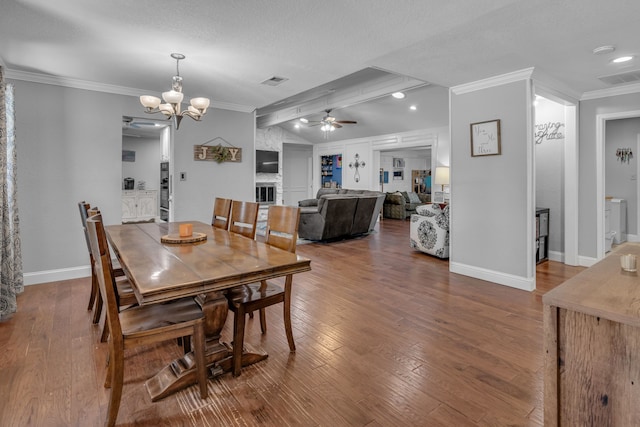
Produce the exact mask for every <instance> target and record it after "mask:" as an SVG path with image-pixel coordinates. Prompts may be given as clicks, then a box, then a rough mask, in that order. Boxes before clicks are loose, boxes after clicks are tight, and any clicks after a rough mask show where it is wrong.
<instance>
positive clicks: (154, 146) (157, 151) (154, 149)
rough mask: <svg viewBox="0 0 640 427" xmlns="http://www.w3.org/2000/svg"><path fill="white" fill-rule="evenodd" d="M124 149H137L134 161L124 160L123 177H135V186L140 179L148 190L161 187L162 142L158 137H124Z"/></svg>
mask: <svg viewBox="0 0 640 427" xmlns="http://www.w3.org/2000/svg"><path fill="white" fill-rule="evenodd" d="M122 149H123V150H130V151H135V153H136V160H135V161H134V162H122V179H124V178H133V179H135V180H136V181H135V188H136V189H137V188H138V184H139V183H140V181H144V182H145V189H146V190H159V189H160V161H161V159H162V142H161V140H160V136H159V135H158V137H156V138H132V137H128V136H123V137H122Z"/></svg>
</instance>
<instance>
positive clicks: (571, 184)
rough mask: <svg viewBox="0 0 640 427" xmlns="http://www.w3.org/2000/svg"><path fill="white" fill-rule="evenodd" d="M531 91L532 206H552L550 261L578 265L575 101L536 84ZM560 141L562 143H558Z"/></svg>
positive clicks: (550, 216) (576, 115)
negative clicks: (532, 93)
mask: <svg viewBox="0 0 640 427" xmlns="http://www.w3.org/2000/svg"><path fill="white" fill-rule="evenodd" d="M534 92H535V98H536V103H537V104H538V105H536V106H535V107H534V145H535V150H534V166H535V169H534V170H535V172H534V179H535V192H534V195H533V197H534V203H533V205H534V207H539V208H547V206H542V205H543V204H544V205H547V204H550V206H552V207H553V208H550V209H551V211H550V215H549V225H550V230H549V236H548V239H547V240H548V243H549V247H548V248H545V249H548V251H547V252H548V255H549V259H551V260H554V261H558V262H563V263H564V264H567V265H579V261H578V141H577V135H578V109H577V102H576V101H573V100H567V99H564V98H562V97H560V96H558V95H557V94H556V93H555V91H552V90H548V89H546V88H545V87H544V86H541V85H536V87H535V91H534ZM545 110H546V111H545ZM561 139H562V140H563V144H559V142H560V140H561ZM554 143H555V144H556V145H555V146H554ZM545 151H546V153H545ZM545 163H547V164H546V165H545ZM539 187H540V188H539ZM554 211H555V212H554ZM533 228H534V229H533V231H532V233H533V234H534V236H533V237H534V238H533V244H534V246H536V247H534V248H533V254H534V255H535V254H536V252H537V250H538V249H539V248H538V247H537V245H538V243H539V242H538V240H537V236H536V234H537V231H536V227H535V223H534V224H533ZM534 258H535V257H534ZM532 262H534V263H535V260H532ZM533 271H534V272H535V268H534V269H533Z"/></svg>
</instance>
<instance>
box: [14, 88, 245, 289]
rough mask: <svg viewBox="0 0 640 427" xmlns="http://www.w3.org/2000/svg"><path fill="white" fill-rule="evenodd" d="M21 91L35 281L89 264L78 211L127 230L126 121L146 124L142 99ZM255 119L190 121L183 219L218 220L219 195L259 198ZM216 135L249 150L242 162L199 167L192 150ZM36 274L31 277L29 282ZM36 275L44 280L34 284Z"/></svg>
mask: <svg viewBox="0 0 640 427" xmlns="http://www.w3.org/2000/svg"><path fill="white" fill-rule="evenodd" d="M12 82H13V83H14V84H15V92H16V141H17V146H18V199H19V200H18V203H19V209H20V219H21V223H20V228H21V232H22V254H23V263H24V271H25V273H26V275H25V282H26V283H37V282H39V281H42V280H39V279H44V280H45V281H46V280H50V279H51V277H50V276H49V277H40V276H38V275H30V274H29V273H36V272H41V273H42V272H44V271H46V270H59V269H68V272H69V275H73V274H76V273H77V274H79V273H81V272H83V271H86V266H88V255H87V248H86V245H85V241H84V237H83V234H82V229H81V226H80V218H79V214H78V208H77V203H78V202H79V201H80V200H85V199H86V200H87V201H89V202H90V203H91V204H92V205H97V206H99V207H100V208H101V209H102V211H103V215H104V218H105V222H106V223H107V224H115V223H119V222H120V215H121V187H122V161H121V160H122V151H121V150H122V116H123V115H129V116H141V115H143V113H142V107H141V106H140V104H139V101H138V99H137V98H135V97H132V96H122V95H113V94H107V93H102V92H94V91H87V90H81V89H72V88H65V87H61V86H54V85H46V84H39V83H30V82H25V81H18V80H16V81H12ZM254 123H255V122H254V114H253V113H238V112H232V111H226V110H216V109H211V110H210V111H209V112H208V114H207V115H206V116H205V117H204V119H203V122H201V123H195V122H192V121H191V120H190V119H185V120H184V121H183V123H182V126H181V129H180V130H179V131H177V132H176V134H175V153H174V161H175V166H176V171H187V173H188V180H187V181H186V182H178V183H177V185H176V187H175V189H176V197H175V199H176V209H175V213H176V215H175V216H176V219H177V220H184V219H194V220H203V221H210V219H211V209H212V204H213V197H214V195H220V196H233V197H236V198H243V199H252V197H253V174H254V167H253V156H254V155H253V150H254V148H253V147H254V129H255V124H254ZM215 136H223V137H224V138H225V139H226V140H228V141H229V142H231V143H233V144H234V145H237V146H239V147H242V149H243V153H242V155H243V160H242V162H241V163H238V164H228V163H227V164H222V165H218V164H217V163H215V162H194V161H193V145H194V144H201V143H203V142H204V141H206V140H208V139H211V138H213V137H215ZM30 276H31V277H30ZM36 276H38V277H36Z"/></svg>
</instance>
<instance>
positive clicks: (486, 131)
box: [471, 120, 501, 157]
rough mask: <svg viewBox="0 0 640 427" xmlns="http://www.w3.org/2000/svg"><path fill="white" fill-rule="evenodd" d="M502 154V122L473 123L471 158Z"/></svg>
mask: <svg viewBox="0 0 640 427" xmlns="http://www.w3.org/2000/svg"><path fill="white" fill-rule="evenodd" d="M498 154H501V146H500V120H489V121H486V122H479V123H471V156H472V157H476V156H495V155H498Z"/></svg>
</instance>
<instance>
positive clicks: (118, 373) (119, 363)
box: [105, 348, 124, 427]
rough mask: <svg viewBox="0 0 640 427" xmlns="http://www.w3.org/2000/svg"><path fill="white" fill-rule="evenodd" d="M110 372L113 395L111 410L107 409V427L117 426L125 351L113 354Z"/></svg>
mask: <svg viewBox="0 0 640 427" xmlns="http://www.w3.org/2000/svg"><path fill="white" fill-rule="evenodd" d="M111 353H112V354H111V360H110V363H109V372H110V373H111V375H110V376H111V394H110V396H109V408H108V409H107V422H106V423H105V425H106V426H109V427H111V426H115V424H116V419H117V418H118V411H119V410H120V400H121V399H122V386H123V383H124V349H122V348H121V349H119V351H113V352H111Z"/></svg>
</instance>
